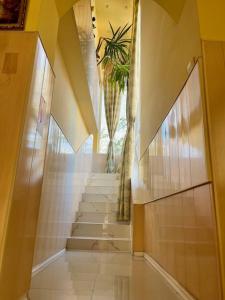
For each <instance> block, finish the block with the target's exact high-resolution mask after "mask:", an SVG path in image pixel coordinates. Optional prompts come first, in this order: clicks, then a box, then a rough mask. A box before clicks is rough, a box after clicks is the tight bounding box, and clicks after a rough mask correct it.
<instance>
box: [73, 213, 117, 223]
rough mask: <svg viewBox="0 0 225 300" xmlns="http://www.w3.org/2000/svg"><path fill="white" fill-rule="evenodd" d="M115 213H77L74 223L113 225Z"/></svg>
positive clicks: (115, 219)
mask: <svg viewBox="0 0 225 300" xmlns="http://www.w3.org/2000/svg"><path fill="white" fill-rule="evenodd" d="M116 221H117V218H116V213H111V214H105V213H87V212H85V213H81V212H78V213H77V218H76V222H90V223H113V222H116Z"/></svg>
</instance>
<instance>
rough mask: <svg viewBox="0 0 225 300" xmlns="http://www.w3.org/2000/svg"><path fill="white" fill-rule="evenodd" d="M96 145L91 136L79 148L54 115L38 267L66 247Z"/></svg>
mask: <svg viewBox="0 0 225 300" xmlns="http://www.w3.org/2000/svg"><path fill="white" fill-rule="evenodd" d="M92 145H93V139H92V137H89V138H87V140H86V141H85V143H84V144H83V145H82V147H80V148H79V150H78V151H76V152H75V151H74V149H73V148H72V147H71V145H70V144H69V142H68V140H67V139H66V137H65V135H64V134H63V132H62V131H61V129H60V128H59V126H58V124H57V123H56V121H55V120H54V118H52V117H51V120H50V129H49V138H48V147H47V155H46V162H45V170H44V181H43V188H42V196H41V204H40V212H39V220H38V229H37V236H36V247H35V256H34V262H33V266H34V267H37V269H38V265H39V264H41V263H43V262H44V261H45V260H46V259H48V258H50V257H51V256H53V255H55V254H57V253H58V252H59V251H61V250H63V249H65V247H66V241H67V238H68V237H69V236H70V233H71V226H72V222H74V221H75V214H76V212H77V211H78V207H79V202H80V201H81V199H82V193H83V192H84V188H85V185H86V182H87V178H88V177H89V174H90V172H91V167H92ZM34 270H35V269H34Z"/></svg>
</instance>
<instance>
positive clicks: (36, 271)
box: [32, 249, 66, 277]
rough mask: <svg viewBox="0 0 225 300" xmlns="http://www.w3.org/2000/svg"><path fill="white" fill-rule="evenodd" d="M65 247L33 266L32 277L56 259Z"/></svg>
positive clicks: (63, 251)
mask: <svg viewBox="0 0 225 300" xmlns="http://www.w3.org/2000/svg"><path fill="white" fill-rule="evenodd" d="M65 251H66V249H63V250H61V251H59V252H58V253H56V254H54V255H53V256H51V257H49V258H48V259H46V260H45V261H43V262H42V263H40V264H39V265H37V266H35V267H33V269H32V277H33V276H35V275H37V274H38V273H39V272H41V271H43V270H44V269H45V268H46V267H47V266H48V265H50V264H51V263H53V262H54V261H56V260H57V259H58V258H59V257H60V256H62V255H63V254H64V253H65Z"/></svg>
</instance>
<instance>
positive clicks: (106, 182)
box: [87, 178, 120, 187]
mask: <svg viewBox="0 0 225 300" xmlns="http://www.w3.org/2000/svg"><path fill="white" fill-rule="evenodd" d="M119 184H120V181H119V180H104V179H99V178H90V179H88V181H87V185H88V186H111V187H116V186H119Z"/></svg>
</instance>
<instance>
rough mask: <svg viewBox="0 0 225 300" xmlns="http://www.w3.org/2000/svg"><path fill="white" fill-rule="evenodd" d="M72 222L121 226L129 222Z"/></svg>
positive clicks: (127, 224)
mask: <svg viewBox="0 0 225 300" xmlns="http://www.w3.org/2000/svg"><path fill="white" fill-rule="evenodd" d="M73 224H89V225H121V226H124V225H126V226H130V223H119V222H109V223H103V222H96V223H95V222H88V221H87V222H82V221H81V222H80V221H77V222H73Z"/></svg>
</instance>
